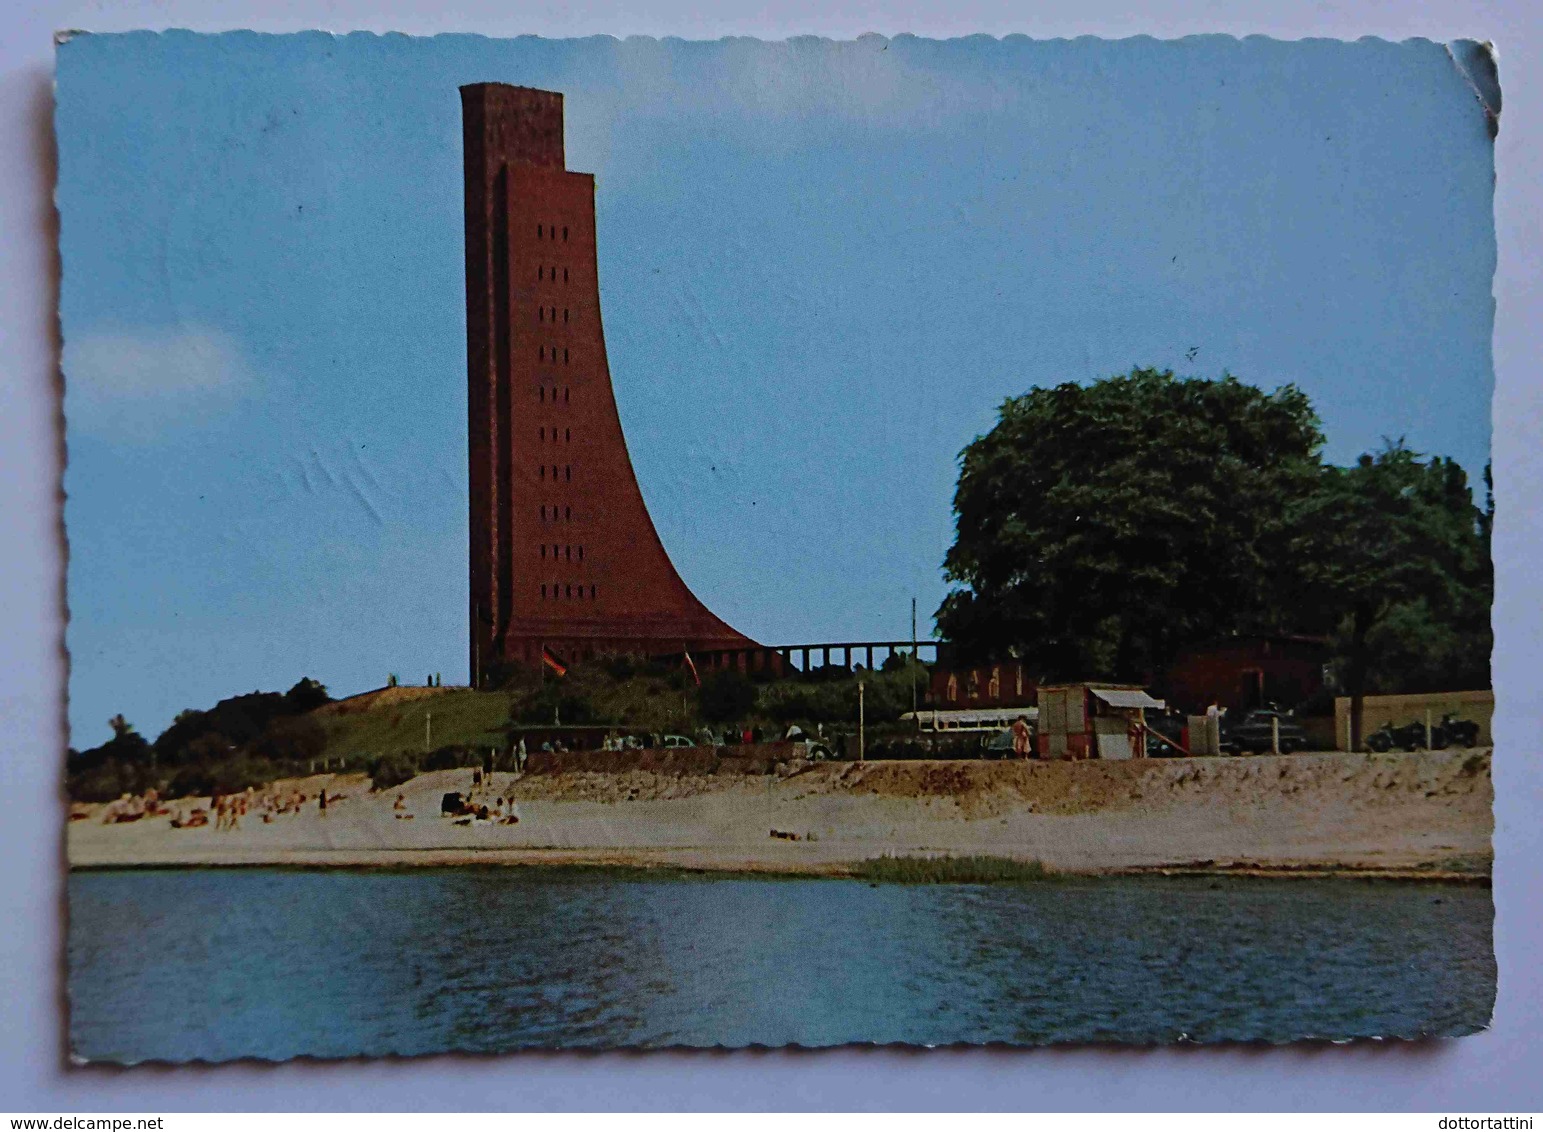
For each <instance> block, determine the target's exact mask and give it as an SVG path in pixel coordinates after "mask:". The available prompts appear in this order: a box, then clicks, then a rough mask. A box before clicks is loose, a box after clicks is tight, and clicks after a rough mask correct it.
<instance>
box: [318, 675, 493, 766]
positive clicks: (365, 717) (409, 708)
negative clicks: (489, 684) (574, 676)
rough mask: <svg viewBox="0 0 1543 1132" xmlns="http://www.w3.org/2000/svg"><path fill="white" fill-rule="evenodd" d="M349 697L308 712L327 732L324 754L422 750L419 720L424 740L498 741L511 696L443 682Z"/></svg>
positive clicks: (472, 743) (435, 742)
mask: <svg viewBox="0 0 1543 1132" xmlns="http://www.w3.org/2000/svg"><path fill="white" fill-rule="evenodd" d="M358 699H360V700H362V701H364V702H362V703H358V704H356V705H354V706H352V707H351V706H350V701H346V700H345V701H342V702H340V703H337V704H333V705H330V706H329V707H326V708H323V709H321V710H320V711H317V712H313V713H312V717H313V718H314V719H316V720H317V722H319V723H320V724H321V725H322V727H323V728H324V729H325V730H326V733H327V746H326V750H325V752H324V757H326V758H328V759H335V758H339V757H342V758H346V759H348V760H349V761H350V763H352V762H354V761H356V760H357V759H359V758H361V757H363V758H373V757H374V756H377V755H388V754H396V753H397V752H399V751H413V752H418V751H422V750H424V747H425V736H424V721H425V719H429V717H432V719H431V720H430V728H429V731H430V734H429V737H428V745H429V747H430V748H431V749H432V748H437V747H445V746H450V745H456V746H467V747H480V746H484V745H485V746H501V745H502V744H503V742H504V730H505V728H506V727H507V725H508V723H509V712H510V707H511V701H512V699H513V697H512V696H511V695H510V694H509V693H507V692H473V691H471V690H470V689H461V688H448V689H445V690H444V691H443V692H440V693H439V694H438V695H432V696H422V697H420V698H416V699H398V700H391V699H385V700H377V701H373V702H372V701H371V700H369V699H368V698H367V697H358Z"/></svg>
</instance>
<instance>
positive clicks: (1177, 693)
mask: <svg viewBox="0 0 1543 1132" xmlns="http://www.w3.org/2000/svg"><path fill="white" fill-rule="evenodd" d="M1328 658H1329V649H1328V643H1327V642H1326V641H1324V640H1323V638H1321V637H1304V636H1295V635H1291V634H1273V635H1263V634H1260V635H1253V636H1237V637H1226V638H1224V639H1222V640H1219V641H1210V642H1208V643H1206V644H1203V645H1195V646H1191V647H1189V648H1186V649H1183V650H1181V651H1180V653H1179V654H1178V656H1176V657H1175V658H1174V660H1173V662H1172V663H1171V664H1169V665H1168V669H1167V671H1166V672H1165V673H1163V676H1162V679H1160V680H1158V681H1156V687H1157V690H1158V693H1159V694H1160V695H1162V696H1164V697H1165V698H1166V699H1167V700H1168V702H1169V703H1170V704H1172V705H1173V706H1174V707H1177V708H1179V709H1180V710H1182V711H1186V712H1192V713H1198V712H1203V711H1204V710H1205V709H1206V708H1207V707H1208V706H1210V705H1211V704H1212V703H1215V704H1216V705H1217V706H1218V707H1224V708H1226V709H1227V710H1228V711H1246V710H1248V709H1249V708H1255V707H1262V706H1264V705H1266V704H1271V703H1275V704H1279V705H1280V706H1281V707H1282V708H1285V709H1288V710H1289V709H1291V708H1295V707H1296V706H1297V705H1298V704H1300V703H1302V702H1303V701H1305V700H1308V699H1310V698H1311V697H1313V696H1315V695H1317V694H1318V693H1319V692H1321V691H1322V690H1323V666H1324V664H1325V662H1326V661H1327V660H1328Z"/></svg>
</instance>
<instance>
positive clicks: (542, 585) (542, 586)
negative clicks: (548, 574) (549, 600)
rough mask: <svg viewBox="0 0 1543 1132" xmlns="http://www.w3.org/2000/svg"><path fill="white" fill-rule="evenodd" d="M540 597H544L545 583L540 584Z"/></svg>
mask: <svg viewBox="0 0 1543 1132" xmlns="http://www.w3.org/2000/svg"><path fill="white" fill-rule="evenodd" d="M541 596H542V598H543V599H544V598H545V597H546V583H545V582H543V583H542V584H541Z"/></svg>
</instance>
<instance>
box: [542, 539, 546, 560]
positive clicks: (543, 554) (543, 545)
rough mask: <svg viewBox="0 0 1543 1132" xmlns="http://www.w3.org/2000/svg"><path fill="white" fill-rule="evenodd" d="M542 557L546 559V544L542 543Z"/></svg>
mask: <svg viewBox="0 0 1543 1132" xmlns="http://www.w3.org/2000/svg"><path fill="white" fill-rule="evenodd" d="M541 557H542V558H545V557H546V543H542V544H541Z"/></svg>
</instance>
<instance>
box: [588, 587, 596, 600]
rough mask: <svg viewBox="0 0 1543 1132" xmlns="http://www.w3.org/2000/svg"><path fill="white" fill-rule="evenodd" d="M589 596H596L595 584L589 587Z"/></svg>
mask: <svg viewBox="0 0 1543 1132" xmlns="http://www.w3.org/2000/svg"><path fill="white" fill-rule="evenodd" d="M589 596H590V597H594V596H595V587H594V586H593V585H591V586H590V587H589Z"/></svg>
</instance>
